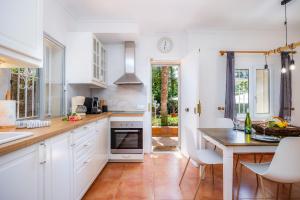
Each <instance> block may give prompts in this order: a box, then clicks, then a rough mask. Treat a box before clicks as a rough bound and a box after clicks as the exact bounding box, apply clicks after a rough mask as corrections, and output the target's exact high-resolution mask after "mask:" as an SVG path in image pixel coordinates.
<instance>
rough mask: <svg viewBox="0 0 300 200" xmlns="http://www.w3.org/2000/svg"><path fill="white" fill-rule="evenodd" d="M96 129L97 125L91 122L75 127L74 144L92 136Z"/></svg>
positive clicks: (72, 135)
mask: <svg viewBox="0 0 300 200" xmlns="http://www.w3.org/2000/svg"><path fill="white" fill-rule="evenodd" d="M94 131H95V127H93V126H92V125H91V124H88V125H86V126H83V127H80V128H78V129H74V130H72V131H71V139H72V146H77V145H78V144H79V143H81V142H82V140H85V139H86V138H88V137H89V136H91V135H92V134H93V133H94Z"/></svg>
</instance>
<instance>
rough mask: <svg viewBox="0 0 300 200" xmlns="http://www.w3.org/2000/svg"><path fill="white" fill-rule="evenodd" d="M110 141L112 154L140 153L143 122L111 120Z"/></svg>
mask: <svg viewBox="0 0 300 200" xmlns="http://www.w3.org/2000/svg"><path fill="white" fill-rule="evenodd" d="M110 141H111V153H112V154H142V153H143V122H141V121H130V122H129V121H112V122H111V140H110Z"/></svg>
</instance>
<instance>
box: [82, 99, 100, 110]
mask: <svg viewBox="0 0 300 200" xmlns="http://www.w3.org/2000/svg"><path fill="white" fill-rule="evenodd" d="M84 105H85V106H86V109H87V110H86V113H87V114H100V113H101V112H102V111H101V110H100V109H99V99H98V97H85V100H84Z"/></svg>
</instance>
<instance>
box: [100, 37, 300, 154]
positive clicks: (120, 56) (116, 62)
mask: <svg viewBox="0 0 300 200" xmlns="http://www.w3.org/2000/svg"><path fill="white" fill-rule="evenodd" d="M162 36H168V37H171V38H172V40H173V42H174V49H173V51H172V52H171V53H169V54H161V53H160V52H159V51H158V49H157V41H158V40H159V38H160V37H162ZM290 37H293V38H291V40H292V41H296V40H297V35H296V34H293V35H292V34H291V36H290ZM282 40H283V34H282V33H281V32H274V31H194V32H187V33H178V34H169V33H166V34H154V35H142V36H141V37H139V38H138V40H137V41H136V74H137V76H138V77H139V78H140V79H141V80H142V81H143V82H144V86H145V88H146V96H147V98H146V100H145V105H147V104H148V103H151V66H150V59H151V58H153V59H155V60H181V61H182V66H181V116H182V127H184V126H189V127H190V128H192V130H194V131H196V128H197V127H198V126H199V118H198V116H197V115H196V114H195V113H194V108H195V106H196V103H197V102H198V100H201V103H202V115H201V117H200V123H201V121H202V122H203V123H205V121H206V120H208V119H211V118H214V117H222V116H223V115H224V113H223V112H220V111H218V110H217V107H218V106H224V104H225V103H224V102H225V80H226V75H225V72H226V71H225V69H226V56H223V57H222V56H220V55H219V53H218V52H219V50H221V49H225V50H228V49H229V50H230V49H232V50H236V49H239V50H257V49H263V50H264V49H271V48H274V47H278V46H280V45H282V42H281V41H282ZM106 47H107V50H108V51H107V52H108V83H109V85H112V84H113V82H114V81H115V80H116V79H117V78H119V77H120V76H121V75H122V74H123V72H124V49H123V45H122V44H112V45H106ZM199 49H200V52H199ZM296 62H297V60H296ZM264 64H265V60H264V56H263V55H236V67H237V68H238V67H259V66H261V67H263V66H264ZM268 64H269V66H270V68H271V79H272V86H273V88H272V91H271V95H272V96H273V97H274V102H272V104H273V105H272V107H273V108H275V109H274V113H275V114H277V113H278V108H279V86H280V66H281V65H280V56H279V55H274V56H270V57H268ZM297 72H298V71H297ZM298 75H299V74H298ZM295 76H296V72H295ZM297 81H298V80H297V79H294V82H293V83H294V88H295V89H294V96H293V97H294V99H295V100H294V101H297V100H298V99H299V98H300V95H297V92H296V91H297V89H296V87H297V86H296V85H297V83H298V82H297ZM298 85H299V83H298ZM99 94H100V95H101V94H104V93H103V92H102V93H101V92H100V93H99ZM128 96H131V97H132V95H130V94H129V95H128ZM132 99H133V101H134V100H135V99H134V98H132ZM108 100H109V99H108ZM139 103H140V102H139ZM299 106H300V105H295V107H299ZM146 107H147V106H146ZM185 108H189V110H190V111H189V112H186V111H185ZM294 115H295V119H296V118H297V117H298V119H299V118H300V114H298V112H297V110H296V112H295V114H294ZM145 122H146V125H145V137H146V138H147V140H146V142H145V148H146V150H149V149H150V146H151V123H150V122H151V113H150V112H146V114H145ZM182 134H184V128H183V129H182Z"/></svg>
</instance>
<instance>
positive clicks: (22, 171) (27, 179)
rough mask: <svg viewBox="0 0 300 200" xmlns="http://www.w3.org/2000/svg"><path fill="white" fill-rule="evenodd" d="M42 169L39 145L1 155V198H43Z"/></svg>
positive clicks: (36, 199)
mask: <svg viewBox="0 0 300 200" xmlns="http://www.w3.org/2000/svg"><path fill="white" fill-rule="evenodd" d="M42 169H43V165H42V164H40V160H39V151H38V145H33V146H31V147H27V148H25V149H22V150H19V151H17V152H14V153H10V154H7V155H4V156H2V157H0V199H9V200H20V199H30V200H40V199H42V193H43V181H42V180H43V174H42Z"/></svg>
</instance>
